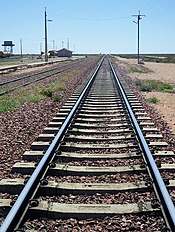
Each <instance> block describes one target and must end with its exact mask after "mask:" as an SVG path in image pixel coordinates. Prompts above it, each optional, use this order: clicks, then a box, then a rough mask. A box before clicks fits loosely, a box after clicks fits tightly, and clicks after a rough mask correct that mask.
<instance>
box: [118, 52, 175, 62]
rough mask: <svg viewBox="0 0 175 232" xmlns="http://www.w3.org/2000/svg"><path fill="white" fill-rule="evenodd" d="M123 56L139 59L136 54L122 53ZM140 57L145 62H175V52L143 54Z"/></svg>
mask: <svg viewBox="0 0 175 232" xmlns="http://www.w3.org/2000/svg"><path fill="white" fill-rule="evenodd" d="M119 56H120V57H121V58H126V59H137V55H136V54H120V55H119ZM140 59H142V60H143V61H144V62H156V63H175V54H141V55H140Z"/></svg>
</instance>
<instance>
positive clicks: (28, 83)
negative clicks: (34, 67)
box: [0, 67, 69, 96]
mask: <svg viewBox="0 0 175 232" xmlns="http://www.w3.org/2000/svg"><path fill="white" fill-rule="evenodd" d="M68 69H69V67H68V68H66V69H64V70H58V71H57V72H54V73H51V74H47V75H46V76H44V77H40V78H39V79H36V80H32V81H29V82H26V83H24V84H21V85H18V86H16V87H13V88H11V89H8V90H6V91H4V92H1V93H0V96H1V95H4V94H6V93H10V92H12V91H14V90H15V89H18V88H21V87H24V86H26V85H30V84H32V83H35V82H37V81H41V80H43V79H45V78H47V77H50V76H52V75H56V74H58V73H60V72H64V71H66V70H68ZM49 71H53V70H49ZM47 72H48V71H47ZM37 75H38V74H36V76H37ZM22 79H24V78H22ZM10 83H11V82H10Z"/></svg>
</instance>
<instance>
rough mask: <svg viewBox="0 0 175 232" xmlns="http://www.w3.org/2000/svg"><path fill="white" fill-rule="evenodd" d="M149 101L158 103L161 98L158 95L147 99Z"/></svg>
mask: <svg viewBox="0 0 175 232" xmlns="http://www.w3.org/2000/svg"><path fill="white" fill-rule="evenodd" d="M146 101H147V102H149V103H153V104H157V103H158V102H159V99H158V98H157V97H154V96H153V97H150V98H147V99H146Z"/></svg>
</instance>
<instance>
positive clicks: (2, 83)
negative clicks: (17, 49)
mask: <svg viewBox="0 0 175 232" xmlns="http://www.w3.org/2000/svg"><path fill="white" fill-rule="evenodd" d="M67 68H69V67H67ZM57 69H58V67H55V68H52V69H50V70H43V71H39V72H37V73H32V74H29V75H26V76H22V77H18V78H14V79H12V80H9V81H4V82H0V86H3V85H7V84H9V83H13V82H16V81H20V80H23V79H26V78H28V77H32V76H37V75H40V74H43V73H47V72H52V71H55V70H57ZM65 70H67V69H62V70H59V71H60V72H63V71H65Z"/></svg>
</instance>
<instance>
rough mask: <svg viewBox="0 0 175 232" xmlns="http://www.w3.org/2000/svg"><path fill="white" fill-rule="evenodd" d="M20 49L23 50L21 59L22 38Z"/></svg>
mask: <svg viewBox="0 0 175 232" xmlns="http://www.w3.org/2000/svg"><path fill="white" fill-rule="evenodd" d="M20 50H21V59H22V39H20Z"/></svg>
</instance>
